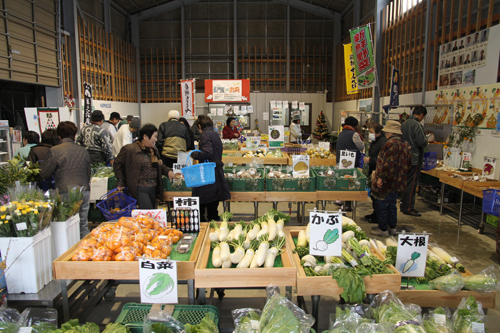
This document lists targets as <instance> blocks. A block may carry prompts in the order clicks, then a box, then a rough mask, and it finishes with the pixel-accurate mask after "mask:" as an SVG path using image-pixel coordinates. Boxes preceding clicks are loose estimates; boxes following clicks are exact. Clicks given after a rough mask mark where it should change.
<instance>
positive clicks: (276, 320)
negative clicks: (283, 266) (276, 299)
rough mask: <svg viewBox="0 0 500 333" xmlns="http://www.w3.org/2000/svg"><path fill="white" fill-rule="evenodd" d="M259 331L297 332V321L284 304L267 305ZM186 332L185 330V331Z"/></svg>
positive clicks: (262, 332) (268, 332) (274, 332)
mask: <svg viewBox="0 0 500 333" xmlns="http://www.w3.org/2000/svg"><path fill="white" fill-rule="evenodd" d="M259 332H260V333H299V332H300V331H299V321H298V320H297V318H295V316H294V315H293V312H292V311H291V310H290V309H288V308H287V307H286V306H284V305H281V304H279V305H277V306H273V307H271V306H267V304H266V307H265V308H264V310H263V311H262V316H261V320H260V323H259ZM186 333H187V332H186Z"/></svg>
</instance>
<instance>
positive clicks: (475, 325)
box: [472, 323, 484, 333]
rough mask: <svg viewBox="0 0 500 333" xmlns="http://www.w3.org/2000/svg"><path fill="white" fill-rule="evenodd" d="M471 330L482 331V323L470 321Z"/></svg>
mask: <svg viewBox="0 0 500 333" xmlns="http://www.w3.org/2000/svg"><path fill="white" fill-rule="evenodd" d="M472 332H474V333H484V323H472Z"/></svg>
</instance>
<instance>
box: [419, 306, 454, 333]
mask: <svg viewBox="0 0 500 333" xmlns="http://www.w3.org/2000/svg"><path fill="white" fill-rule="evenodd" d="M424 328H425V330H426V331H427V333H452V332H453V331H452V328H451V314H450V311H449V309H447V308H446V309H445V308H436V309H434V310H430V311H429V313H428V314H425V315H424Z"/></svg>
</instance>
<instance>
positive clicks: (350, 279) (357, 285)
mask: <svg viewBox="0 0 500 333" xmlns="http://www.w3.org/2000/svg"><path fill="white" fill-rule="evenodd" d="M357 267H360V268H356V269H354V268H351V267H339V268H337V269H335V270H334V271H333V276H332V278H333V279H334V280H336V281H337V284H338V285H339V287H341V288H344V291H343V292H342V294H340V296H341V297H342V298H343V299H344V300H345V301H346V302H347V303H362V302H363V300H364V299H365V297H366V286H365V282H364V281H363V278H364V277H365V276H371V273H370V272H369V271H368V270H367V269H366V268H364V267H362V266H361V265H359V266H357Z"/></svg>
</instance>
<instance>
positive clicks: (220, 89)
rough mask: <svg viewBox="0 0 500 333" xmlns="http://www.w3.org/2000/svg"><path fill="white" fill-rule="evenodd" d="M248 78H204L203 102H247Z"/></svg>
mask: <svg viewBox="0 0 500 333" xmlns="http://www.w3.org/2000/svg"><path fill="white" fill-rule="evenodd" d="M249 100H250V80H249V79H245V80H205V102H207V103H211V102H248V101H249Z"/></svg>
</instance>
